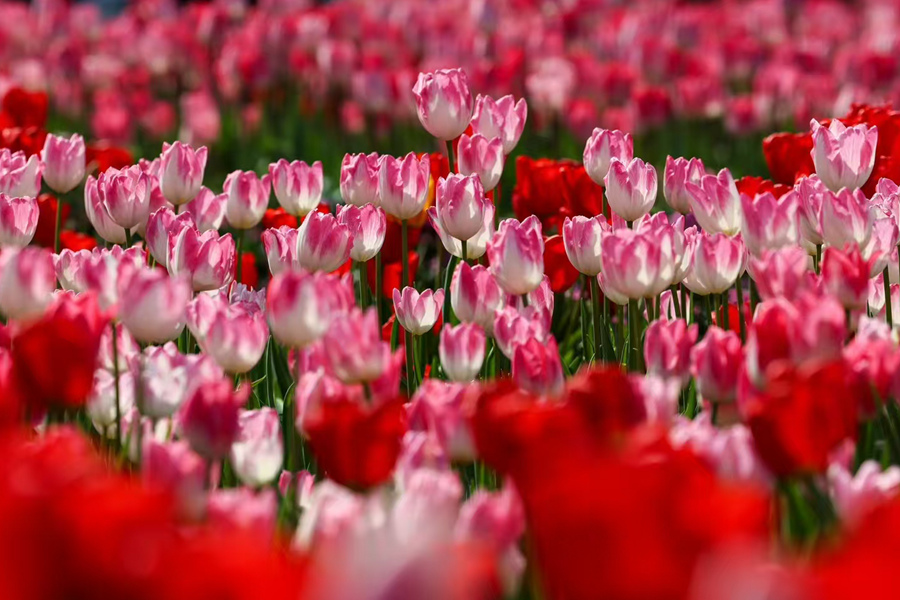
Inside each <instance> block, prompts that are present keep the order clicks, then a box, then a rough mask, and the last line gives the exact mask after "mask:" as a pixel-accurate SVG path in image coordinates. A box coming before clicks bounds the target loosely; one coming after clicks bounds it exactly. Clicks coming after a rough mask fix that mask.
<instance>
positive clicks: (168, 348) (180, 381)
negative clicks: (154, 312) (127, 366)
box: [141, 342, 223, 419]
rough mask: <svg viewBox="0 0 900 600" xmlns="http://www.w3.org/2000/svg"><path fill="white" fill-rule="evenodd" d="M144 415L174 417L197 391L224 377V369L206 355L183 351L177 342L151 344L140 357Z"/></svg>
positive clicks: (162, 417) (155, 417)
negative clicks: (179, 348) (182, 352)
mask: <svg viewBox="0 0 900 600" xmlns="http://www.w3.org/2000/svg"><path fill="white" fill-rule="evenodd" d="M141 361H142V362H141V383H142V386H143V396H142V398H143V407H142V411H143V414H144V415H146V416H149V417H151V418H154V419H164V418H167V417H171V416H172V415H174V414H175V412H176V411H177V410H178V409H179V408H180V407H181V406H182V405H183V404H184V402H185V401H186V400H187V399H188V398H190V397H191V394H193V393H194V390H196V389H197V388H200V387H203V386H205V385H207V384H208V383H214V382H216V381H218V380H220V379H221V378H222V375H223V372H222V369H221V368H220V367H219V366H218V365H217V364H216V363H215V361H214V360H213V359H212V357H210V356H207V355H205V354H188V355H184V354H180V353H179V352H178V348H176V347H175V344H173V343H171V342H169V343H167V344H165V345H164V346H150V347H148V348H146V349H145V350H144V353H143V356H142V358H141Z"/></svg>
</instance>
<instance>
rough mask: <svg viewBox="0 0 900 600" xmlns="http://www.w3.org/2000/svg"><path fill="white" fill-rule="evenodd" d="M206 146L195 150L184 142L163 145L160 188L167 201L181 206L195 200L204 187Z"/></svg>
mask: <svg viewBox="0 0 900 600" xmlns="http://www.w3.org/2000/svg"><path fill="white" fill-rule="evenodd" d="M206 154H207V150H206V146H203V147H201V148H199V149H197V150H194V149H193V148H191V147H190V146H189V145H187V144H184V143H182V142H175V143H174V144H171V145H170V144H167V143H163V150H162V156H161V158H160V165H159V168H160V174H159V187H160V190H161V191H162V195H163V196H165V198H166V200H168V201H169V202H171V203H172V204H174V205H175V206H181V205H182V204H186V203H188V202H190V201H191V200H193V199H194V198H195V197H196V196H197V194H198V193H199V192H200V186H202V185H203V171H204V170H205V169H206Z"/></svg>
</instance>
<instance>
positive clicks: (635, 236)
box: [600, 229, 675, 303]
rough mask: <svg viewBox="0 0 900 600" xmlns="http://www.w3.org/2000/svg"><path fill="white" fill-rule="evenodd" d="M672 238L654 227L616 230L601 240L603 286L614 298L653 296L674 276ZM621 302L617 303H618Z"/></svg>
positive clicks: (661, 290) (666, 286) (670, 282)
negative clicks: (656, 233)
mask: <svg viewBox="0 0 900 600" xmlns="http://www.w3.org/2000/svg"><path fill="white" fill-rule="evenodd" d="M672 248H673V247H672V244H671V240H670V239H669V238H667V237H662V238H660V237H659V236H657V235H655V233H654V231H653V230H652V229H648V230H643V231H633V230H631V229H616V230H613V231H611V232H610V233H609V234H607V235H604V236H603V239H602V241H601V252H600V259H601V267H602V275H603V277H602V279H601V280H600V282H601V285H602V286H603V290H604V292H605V293H608V294H609V295H610V297H611V298H613V297H618V298H629V299H633V300H636V299H639V298H653V297H655V296H657V295H658V294H661V293H662V292H663V290H665V289H666V288H668V287H669V286H670V285H671V284H672V281H673V277H674V275H675V257H674V256H673V254H672ZM617 303H618V302H617Z"/></svg>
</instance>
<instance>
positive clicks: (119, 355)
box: [97, 327, 141, 373]
mask: <svg viewBox="0 0 900 600" xmlns="http://www.w3.org/2000/svg"><path fill="white" fill-rule="evenodd" d="M113 329H115V331H116V340H115V341H116V351H115V352H113V336H112V332H113ZM140 353H141V347H140V345H138V343H137V340H135V339H134V337H132V335H131V334H130V333H128V329H126V328H125V327H115V328H113V327H107V328H106V329H104V330H103V335H102V337H101V338H100V350H99V351H98V353H97V368H98V369H106V370H107V371H109V372H110V373H113V372H114V371H115V368H116V363H118V367H119V372H120V373H121V372H125V371H127V370H128V368H129V367H130V366H131V364H132V362H133V361H134V360H135V359H136V358H137V356H138V355H139V354H140Z"/></svg>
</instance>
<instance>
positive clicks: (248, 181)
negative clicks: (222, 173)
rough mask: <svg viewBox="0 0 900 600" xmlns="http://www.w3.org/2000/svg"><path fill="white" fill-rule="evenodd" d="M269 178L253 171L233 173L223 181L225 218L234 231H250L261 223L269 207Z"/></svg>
mask: <svg viewBox="0 0 900 600" xmlns="http://www.w3.org/2000/svg"><path fill="white" fill-rule="evenodd" d="M270 179H271V177H270V176H269V175H268V174H266V175H263V176H262V177H260V176H259V175H257V174H256V173H254V172H253V171H234V172H233V173H231V174H230V175H229V176H228V177H227V178H226V179H225V186H224V190H225V193H226V194H228V199H227V200H226V201H225V218H226V219H228V223H229V224H230V225H231V226H232V227H234V228H236V229H250V228H252V227H256V226H257V225H258V224H259V222H260V221H262V218H263V215H264V214H265V212H266V208H268V206H269V193H270V189H271V184H270Z"/></svg>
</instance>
